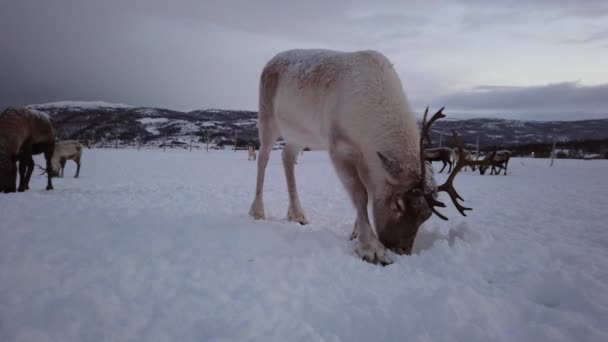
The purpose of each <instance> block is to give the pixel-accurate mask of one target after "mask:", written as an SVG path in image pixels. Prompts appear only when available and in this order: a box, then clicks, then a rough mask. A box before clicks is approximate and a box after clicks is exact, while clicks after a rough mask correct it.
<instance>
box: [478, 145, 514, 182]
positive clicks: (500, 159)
mask: <svg viewBox="0 0 608 342" xmlns="http://www.w3.org/2000/svg"><path fill="white" fill-rule="evenodd" d="M510 159H511V151H509V150H500V151H495V152H493V153H492V154H487V155H486V156H485V157H484V159H483V160H485V161H489V162H490V165H484V166H480V167H479V173H480V174H482V175H483V174H485V173H486V170H487V169H488V167H490V166H492V170H491V171H490V175H493V174H494V173H496V174H497V175H498V174H500V170H501V169H504V170H505V172H504V175H505V176H506V175H507V167H508V166H509V160H510ZM497 169H498V170H497Z"/></svg>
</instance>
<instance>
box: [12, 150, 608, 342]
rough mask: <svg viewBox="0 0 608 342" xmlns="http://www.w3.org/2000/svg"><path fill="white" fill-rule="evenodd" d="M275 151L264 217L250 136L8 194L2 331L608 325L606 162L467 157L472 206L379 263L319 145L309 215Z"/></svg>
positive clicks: (88, 153) (341, 337)
mask: <svg viewBox="0 0 608 342" xmlns="http://www.w3.org/2000/svg"><path fill="white" fill-rule="evenodd" d="M280 160H281V158H280V151H274V152H273V154H272V157H271V162H270V164H269V167H268V174H267V176H268V178H267V181H266V185H267V187H266V193H265V200H266V213H267V216H269V219H268V220H266V221H254V220H253V219H251V218H250V217H249V216H248V215H247V211H248V209H249V205H250V203H251V200H252V198H253V192H254V179H255V162H250V161H247V152H246V151H239V152H232V151H210V152H204V151H196V152H188V151H183V150H180V151H167V152H164V153H163V152H162V151H159V150H142V151H140V152H138V151H136V150H101V149H94V150H88V149H87V150H85V151H84V156H83V166H82V169H81V172H80V175H81V178H79V179H74V178H72V177H71V176H72V175H73V173H74V170H75V167H74V165H73V164H72V163H71V162H68V166H67V168H66V172H65V174H66V178H64V179H56V180H55V181H54V185H55V190H53V191H49V192H47V191H45V190H43V189H44V187H45V183H44V178H43V177H41V176H38V175H36V176H34V178H33V179H32V183H31V184H30V188H31V190H30V191H29V192H27V193H21V194H8V195H4V194H0V341H217V340H222V341H245V340H252V341H318V340H320V341H366V342H369V341H608V224H607V222H608V188H607V187H606V182H605V178H606V172H607V170H608V163H607V162H606V161H600V160H594V161H574V160H568V161H567V160H557V161H556V162H555V166H554V167H553V168H550V167H549V161H548V160H540V159H514V160H512V162H511V165H510V168H511V173H510V175H508V176H506V177H505V176H480V175H479V174H473V173H471V172H463V173H462V174H461V175H459V176H458V178H457V182H456V183H457V188H458V191H459V192H460V193H461V195H463V197H464V198H465V199H466V202H465V204H466V205H469V206H472V207H473V208H474V211H473V212H471V213H470V214H469V216H468V217H461V216H459V215H458V213H457V212H456V210H455V209H453V206H452V207H451V208H448V209H447V210H446V209H444V210H443V211H442V212H443V213H446V214H448V215H449V217H450V221H448V222H444V221H441V220H439V219H438V218H435V217H433V218H432V219H431V220H429V221H428V222H427V223H426V224H425V225H424V226H423V228H422V230H421V231H420V233H419V236H418V239H417V240H416V244H415V248H414V249H415V253H414V255H412V256H396V255H392V257H393V259H394V260H395V263H394V264H393V265H390V266H387V267H384V268H383V267H380V266H375V265H371V264H368V263H365V262H363V261H361V260H359V258H357V257H356V255H355V253H354V252H353V248H352V247H353V245H352V242H350V241H349V240H348V236H349V234H350V233H351V229H352V225H353V222H354V211H353V209H352V208H351V206H350V204H349V202H348V200H347V197H346V194H345V193H344V191H343V190H342V188H341V186H340V184H339V182H338V181H337V178H336V176H335V175H334V172H333V169H332V168H331V165H330V163H329V161H328V158H327V156H326V155H325V154H324V153H320V152H306V153H305V154H304V155H303V156H302V157H300V160H299V163H298V165H297V178H298V186H299V190H300V195H301V199H302V203H303V206H304V209H305V211H306V213H307V216H308V219H309V221H310V222H311V223H310V225H308V226H300V225H298V224H292V223H289V222H286V221H285V219H284V217H285V214H286V211H287V193H286V186H285V178H284V176H283V169H282V166H281V164H280ZM40 161H41V159H40V157H38V158H37V162H38V163H40ZM444 179H445V175H438V180H439V181H443V180H444ZM444 199H446V200H447V198H444ZM447 201H448V202H449V200H447Z"/></svg>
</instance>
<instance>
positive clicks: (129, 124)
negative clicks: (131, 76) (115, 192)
mask: <svg viewBox="0 0 608 342" xmlns="http://www.w3.org/2000/svg"><path fill="white" fill-rule="evenodd" d="M27 107H28V108H31V109H36V110H39V111H44V112H46V113H48V114H50V115H51V117H52V118H53V120H54V122H55V126H56V128H57V131H58V135H59V137H60V139H92V140H94V141H100V140H102V139H105V140H106V141H113V140H116V139H118V140H120V141H122V142H132V141H135V140H136V139H138V138H139V139H141V141H142V142H143V143H144V144H149V145H159V144H163V143H165V139H167V141H168V143H172V144H176V143H177V144H179V143H182V144H183V143H185V142H186V141H189V139H190V137H192V138H193V139H194V141H199V142H202V141H207V139H209V141H211V142H212V143H214V144H219V145H221V144H224V143H226V144H234V136H235V133H236V134H237V135H238V139H239V143H240V145H243V144H251V143H255V141H257V128H256V123H257V113H256V112H251V111H240V110H219V109H209V110H195V111H191V112H181V111H175V110H170V109H164V108H150V107H134V106H129V105H123V104H114V103H106V102H99V101H97V102H71V101H64V102H54V103H45V104H35V105H29V106H27Z"/></svg>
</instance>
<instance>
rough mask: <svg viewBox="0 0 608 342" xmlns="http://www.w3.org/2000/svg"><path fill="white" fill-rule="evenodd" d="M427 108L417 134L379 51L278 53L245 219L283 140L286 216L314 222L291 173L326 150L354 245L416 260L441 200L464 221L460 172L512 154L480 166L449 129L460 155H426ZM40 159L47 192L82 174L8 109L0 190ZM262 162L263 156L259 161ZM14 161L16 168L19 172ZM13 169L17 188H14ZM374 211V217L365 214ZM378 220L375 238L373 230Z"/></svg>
mask: <svg viewBox="0 0 608 342" xmlns="http://www.w3.org/2000/svg"><path fill="white" fill-rule="evenodd" d="M427 114H428V108H427V110H426V111H425V113H424V117H423V121H422V128H421V129H419V128H418V126H417V123H416V120H415V117H414V114H413V111H412V109H411V108H410V105H409V103H408V100H407V98H406V95H405V92H404V89H403V86H402V84H401V81H400V79H399V76H398V75H397V72H396V71H395V69H394V67H393V64H392V63H391V62H390V61H389V60H388V59H387V58H386V57H385V56H384V55H382V54H381V53H379V52H376V51H371V50H367V51H357V52H339V51H333V50H315V49H310V50H289V51H284V52H282V53H279V54H277V55H276V56H275V57H274V58H272V59H271V60H270V61H269V62H268V63H267V64H266V65H265V67H264V69H263V71H262V73H261V77H260V83H259V112H258V133H259V139H260V149H259V155H257V156H256V151H255V149H250V150H249V159H253V160H256V159H257V177H256V179H257V180H256V185H255V197H254V200H253V202H252V204H251V207H250V209H249V214H250V215H251V216H252V217H254V218H255V219H264V218H265V210H264V201H263V192H264V179H265V171H266V166H267V163H268V160H269V156H270V152H271V151H272V149H273V146H274V144H275V142H276V140H277V138H278V137H279V136H281V137H283V140H284V141H285V142H286V144H285V147H284V149H283V151H282V159H283V166H284V171H285V176H286V180H287V189H288V195H289V196H288V198H289V203H288V209H287V219H288V220H289V221H293V222H298V223H300V224H302V225H305V224H307V223H308V219H307V217H306V214H305V212H304V209H303V207H302V204H301V202H300V199H299V196H298V191H297V188H296V179H295V172H294V167H295V164H296V163H297V156H298V154H299V153H300V151H302V150H303V148H304V147H305V146H306V147H309V148H311V149H316V150H326V151H327V152H328V153H329V156H330V159H331V162H332V164H333V166H334V169H335V171H336V173H337V174H338V176H339V178H340V181H341V182H342V185H343V186H344V189H345V190H346V192H347V194H348V195H349V197H350V200H351V202H352V205H353V206H354V208H355V209H356V216H355V219H354V224H353V232H352V234H351V238H352V239H356V240H357V241H356V245H355V252H356V253H357V254H358V255H359V256H360V257H361V258H362V259H363V260H366V261H368V262H371V263H379V264H382V265H386V264H390V263H391V262H392V261H391V259H390V257H389V255H388V254H387V253H386V250H387V249H391V250H393V251H394V252H396V253H398V254H410V253H411V251H412V246H413V243H414V240H415V238H416V235H417V232H418V229H419V228H420V226H421V225H422V224H423V223H424V222H425V221H427V220H428V219H429V218H430V217H431V215H432V214H435V215H437V216H438V217H439V218H441V219H444V220H447V219H448V218H447V217H446V216H444V215H443V214H441V213H440V212H439V211H438V210H437V208H440V207H445V206H446V205H445V204H444V203H442V202H441V201H439V200H438V199H437V197H438V194H439V193H440V192H445V193H447V194H448V195H449V197H450V199H451V200H452V202H453V204H454V206H455V207H456V209H457V210H458V212H459V213H460V214H462V215H463V216H466V214H465V211H466V210H471V208H467V207H464V206H462V205H461V204H460V203H459V202H458V200H462V197H461V196H460V195H459V194H458V192H457V191H456V189H455V188H454V185H453V181H454V179H455V177H456V175H457V174H458V173H459V172H460V171H461V170H463V169H465V168H467V167H470V168H471V169H472V170H473V171H475V170H476V168H478V169H479V172H480V173H481V174H482V175H483V174H485V172H486V171H487V169H488V168H491V172H490V174H499V173H500V171H501V170H504V174H505V175H506V173H507V166H508V164H509V159H510V157H511V153H510V152H509V151H494V152H491V153H489V154H487V155H486V156H485V157H484V158H483V159H476V158H475V159H474V158H473V157H472V155H471V153H470V152H469V151H467V150H465V149H464V147H463V144H462V142H461V141H460V138H459V136H458V134H457V133H456V132H455V131H453V139H454V141H455V143H456V148H455V149H451V148H445V147H443V148H426V147H425V141H426V142H427V143H429V144H430V143H431V139H430V136H429V131H430V127H431V126H432V124H433V123H434V122H435V121H437V120H438V119H441V118H443V117H445V115H444V114H443V108H441V109H440V110H439V111H437V112H436V113H435V114H434V115H433V116H432V117H431V118H430V119H429V120H428V121H427ZM40 153H42V154H44V158H45V161H46V167H41V166H39V167H40V168H41V169H42V170H43V173H47V187H46V189H47V190H50V189H53V185H52V180H51V179H52V177H53V176H63V169H64V167H65V163H66V161H67V160H73V161H74V162H75V163H76V165H77V170H76V174H75V177H78V175H79V173H80V160H81V155H82V144H80V143H79V142H78V141H64V142H56V136H55V129H54V127H53V124H52V120H51V119H50V117H49V116H48V115H46V114H44V113H41V112H38V111H35V110H31V109H27V108H23V107H14V108H13V107H12V108H9V109H7V110H5V111H4V112H3V113H1V114H0V192H15V191H25V190H27V189H28V188H29V187H28V184H29V180H30V176H31V174H32V171H33V167H34V161H33V158H32V156H33V155H35V154H40ZM256 157H257V158H256ZM433 161H441V162H442V163H443V167H442V168H441V170H440V171H439V172H443V170H444V169H445V168H446V166H449V168H448V171H447V172H448V173H449V176H448V178H447V180H446V181H445V183H443V184H441V185H437V184H436V182H435V178H434V172H433V168H432V162H433ZM17 164H19V166H18V167H17ZM17 170H18V171H19V176H20V180H19V186H18V187H17V186H16V179H17ZM368 204H369V205H371V207H372V213H373V216H372V218H371V220H370V218H369V217H368ZM372 222H373V223H374V226H375V231H374V229H372Z"/></svg>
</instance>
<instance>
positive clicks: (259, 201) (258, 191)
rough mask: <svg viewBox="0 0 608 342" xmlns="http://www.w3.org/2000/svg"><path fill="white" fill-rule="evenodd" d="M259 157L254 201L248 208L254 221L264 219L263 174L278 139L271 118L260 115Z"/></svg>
mask: <svg viewBox="0 0 608 342" xmlns="http://www.w3.org/2000/svg"><path fill="white" fill-rule="evenodd" d="M259 133H260V155H259V156H258V171H257V179H256V185H255V199H254V200H253V203H252V204H251V207H250V208H249V215H250V216H252V217H253V218H255V219H264V218H265V215H264V199H263V193H264V174H265V173H266V165H268V160H269V159H270V152H271V151H272V147H273V146H274V143H275V142H276V141H277V138H278V137H279V129H278V127H277V124H276V122H275V121H274V118H273V117H270V116H269V115H267V116H263V114H261V115H260V127H259Z"/></svg>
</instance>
